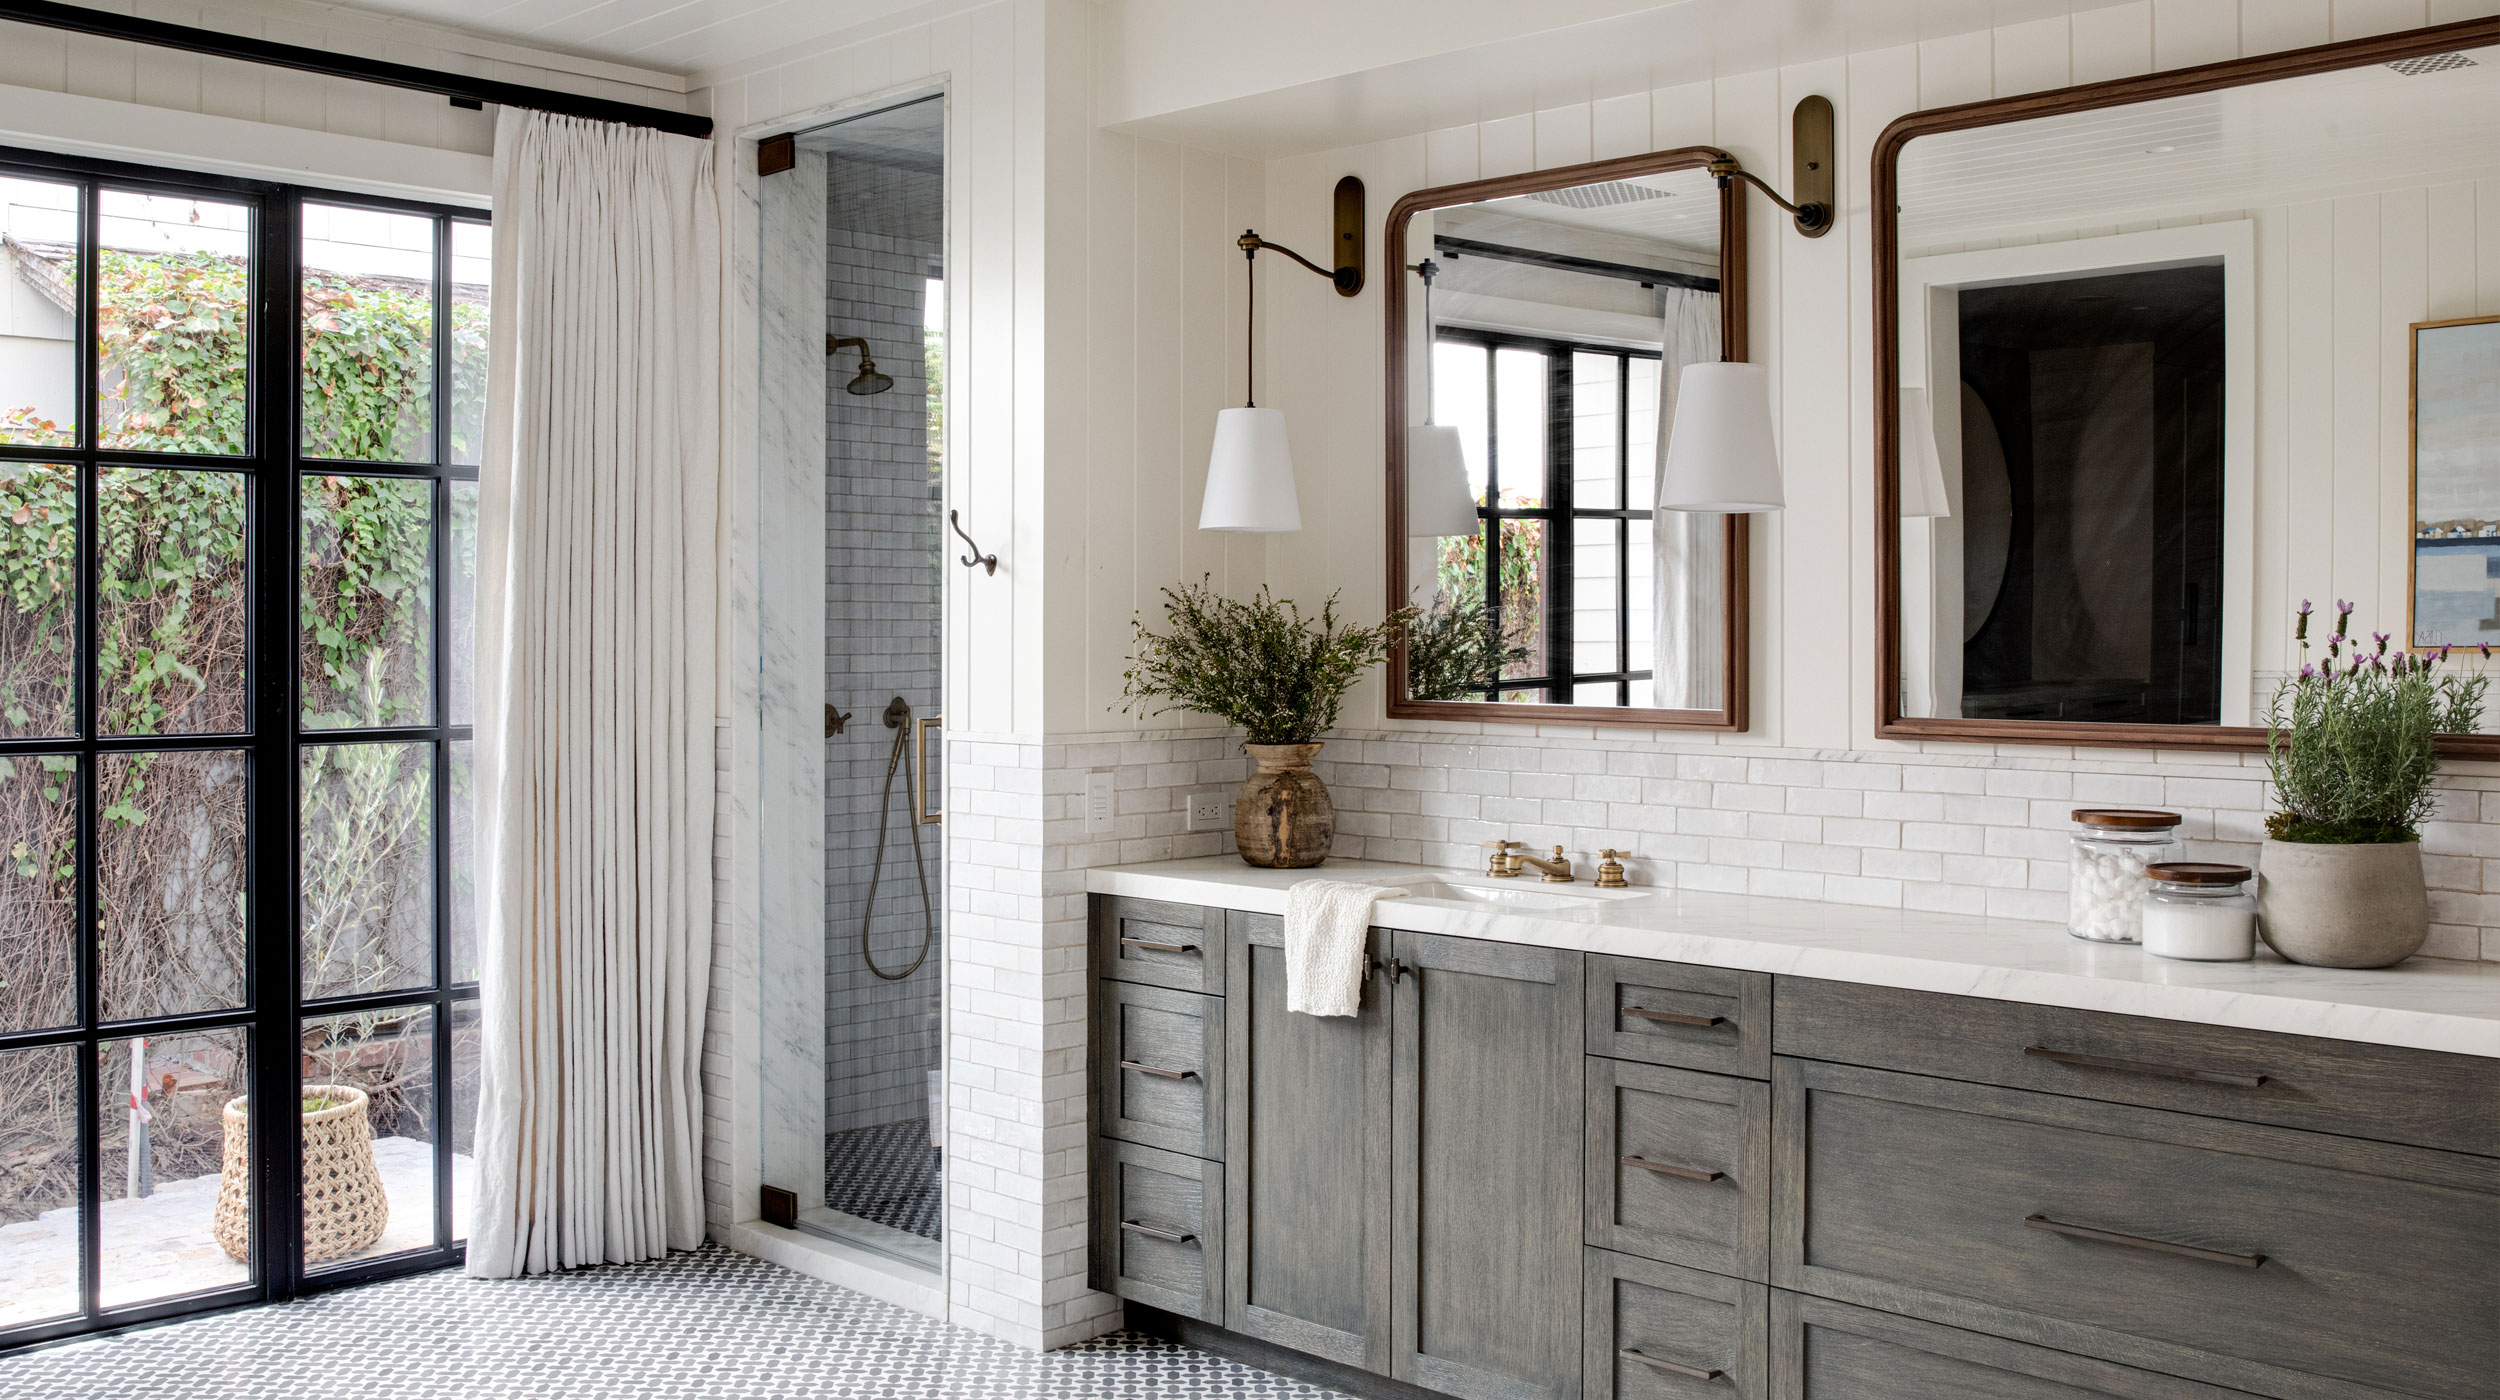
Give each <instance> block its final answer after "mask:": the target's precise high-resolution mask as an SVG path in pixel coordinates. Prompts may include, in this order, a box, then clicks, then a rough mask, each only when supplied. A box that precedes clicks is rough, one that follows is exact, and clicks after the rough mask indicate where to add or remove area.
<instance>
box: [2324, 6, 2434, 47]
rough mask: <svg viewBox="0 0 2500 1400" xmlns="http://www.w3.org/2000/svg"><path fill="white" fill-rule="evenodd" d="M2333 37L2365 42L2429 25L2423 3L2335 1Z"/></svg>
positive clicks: (2427, 11) (2428, 9)
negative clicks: (2376, 37) (2399, 31)
mask: <svg viewBox="0 0 2500 1400" xmlns="http://www.w3.org/2000/svg"><path fill="white" fill-rule="evenodd" d="M2334 6H2335V9H2334V19H2333V23H2334V35H2335V37H2336V38H2338V39H2366V38H2368V37H2369V36H2371V35H2373V34H2392V33H2394V32H2395V31H2397V30H2399V29H2419V28H2421V27H2422V26H2423V25H2425V24H2428V23H2429V22H2430V6H2429V5H2428V4H2426V3H2424V0H2334Z"/></svg>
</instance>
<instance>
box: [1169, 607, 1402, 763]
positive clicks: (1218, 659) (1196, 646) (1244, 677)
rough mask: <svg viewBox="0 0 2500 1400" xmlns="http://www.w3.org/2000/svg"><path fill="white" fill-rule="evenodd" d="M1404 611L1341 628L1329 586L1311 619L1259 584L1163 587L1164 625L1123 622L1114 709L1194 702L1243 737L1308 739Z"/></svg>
mask: <svg viewBox="0 0 2500 1400" xmlns="http://www.w3.org/2000/svg"><path fill="white" fill-rule="evenodd" d="M1211 577H1212V576H1210V578H1211ZM1414 615H1415V610H1414V609H1413V608H1400V609H1399V610H1398V611H1396V612H1393V613H1391V614H1389V615H1388V616H1387V617H1385V618H1383V619H1381V621H1380V624H1379V625H1378V626H1376V627H1346V626H1342V625H1340V624H1339V623H1338V621H1337V595H1336V594H1334V593H1331V594H1329V595H1328V601H1326V602H1324V603H1322V604H1320V610H1319V616H1318V617H1317V618H1306V617H1304V616H1303V615H1302V609H1301V607H1300V606H1299V605H1297V604H1296V603H1295V602H1294V601H1293V600H1292V599H1290V598H1286V599H1278V598H1275V597H1272V596H1270V595H1269V593H1268V591H1267V589H1266V588H1264V587H1262V588H1261V589H1260V590H1259V592H1258V596H1257V597H1255V598H1251V599H1248V600H1243V599H1240V598H1227V597H1225V596H1224V595H1223V594H1220V593H1218V592H1216V591H1215V590H1214V588H1212V587H1211V586H1209V581H1208V579H1201V580H1199V581H1198V582H1197V583H1193V584H1189V585H1187V586H1185V587H1181V588H1167V589H1164V590H1163V616H1164V621H1165V623H1166V625H1167V628H1168V630H1166V631H1164V632H1160V633H1157V632H1150V631H1148V630H1146V620H1145V619H1144V618H1143V617H1140V618H1137V619H1136V620H1135V621H1134V622H1133V624H1132V625H1133V626H1134V627H1135V629H1136V634H1137V649H1136V651H1135V653H1134V654H1133V655H1132V656H1131V658H1130V660H1129V668H1128V670H1127V671H1126V672H1125V673H1123V675H1122V677H1121V679H1122V681H1123V682H1124V684H1123V685H1122V687H1121V697H1122V699H1123V701H1124V702H1125V703H1123V704H1122V705H1121V706H1120V710H1121V712H1122V713H1123V714H1135V715H1141V716H1151V715H1158V714H1162V713H1164V712H1165V711H1168V710H1195V711H1197V712H1198V713H1200V714H1202V715H1211V716H1213V717H1214V718H1216V719H1220V720H1223V721H1225V722H1226V723H1228V724H1236V725H1239V726H1241V728H1242V729H1243V731H1244V732H1245V733H1246V735H1247V739H1248V742H1250V743H1253V744H1308V743H1311V742H1313V741H1314V740H1316V739H1318V738H1319V736H1320V733H1321V731H1323V730H1326V729H1328V728H1329V727H1330V726H1332V725H1334V724H1335V723H1336V722H1337V708H1338V706H1340V705H1342V704H1343V703H1344V702H1345V696H1346V692H1347V691H1349V690H1352V689H1353V688H1354V683H1355V682H1356V681H1358V680H1360V679H1362V676H1363V672H1365V671H1366V670H1369V669H1370V668H1371V667H1372V666H1373V665H1374V664H1376V663H1377V662H1379V660H1380V659H1381V658H1382V657H1384V656H1386V655H1387V654H1388V651H1389V648H1390V647H1391V646H1392V645H1394V644H1395V642H1396V639H1397V637H1398V635H1399V633H1400V631H1401V630H1402V629H1403V628H1405V627H1406V626H1407V625H1408V624H1409V623H1410V622H1412V621H1413V620H1414Z"/></svg>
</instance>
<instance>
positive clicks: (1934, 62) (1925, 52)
mask: <svg viewBox="0 0 2500 1400" xmlns="http://www.w3.org/2000/svg"><path fill="white" fill-rule="evenodd" d="M1995 84H1996V35H1995V34H1994V33H1993V32H1992V31H1989V30H1985V29H1982V30H1978V31H1976V32H1974V33H1970V34H1955V35H1952V36H1951V37H1949V38H1943V39H1929V40H1927V41H1926V42H1925V43H1922V44H1920V45H1919V46H1918V105H1919V106H1920V107H1922V108H1925V107H1950V106H1953V105H1954V104H1956V103H1960V102H1978V101H1981V100H1983V99H1985V98H1987V97H1989V96H1990V95H1991V93H1990V89H1991V88H1992V87H1994V86H1995Z"/></svg>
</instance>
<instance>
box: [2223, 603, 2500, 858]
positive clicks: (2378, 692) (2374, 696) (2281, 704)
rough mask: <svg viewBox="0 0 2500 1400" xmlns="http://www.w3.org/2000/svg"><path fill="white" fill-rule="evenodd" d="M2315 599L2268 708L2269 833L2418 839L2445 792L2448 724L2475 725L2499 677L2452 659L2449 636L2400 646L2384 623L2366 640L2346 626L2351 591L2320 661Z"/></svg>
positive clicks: (2463, 728)
mask: <svg viewBox="0 0 2500 1400" xmlns="http://www.w3.org/2000/svg"><path fill="white" fill-rule="evenodd" d="M2310 611H2311V609H2310V605H2309V603H2308V602H2307V601H2306V600H2303V601H2302V603H2301V605H2300V611H2299V613H2298V614H2297V617H2298V620H2297V622H2296V623H2295V625H2294V627H2293V631H2292V635H2293V638H2294V639H2295V640H2296V641H2298V642H2299V644H2300V652H2301V659H2302V663H2303V664H2302V666H2301V668H2300V672H2299V674H2297V675H2294V676H2288V677H2286V678H2285V679H2284V681H2283V683H2282V684H2281V685H2280V686H2278V687H2276V689H2275V692H2274V700H2273V703H2272V704H2271V705H2270V706H2269V707H2268V708H2267V712H2266V767H2267V770H2268V771H2269V773H2270V774H2271V775H2272V776H2273V779H2274V800H2275V802H2276V804H2277V810H2276V811H2275V812H2274V813H2273V814H2272V815H2270V816H2268V817H2267V818H2266V834H2267V835H2268V836H2271V837H2273V838H2274V839H2275V840H2277V841H2288V842H2294V843H2298V844H2306V845H2354V844H2368V843H2381V842H2396V841H2412V840H2416V839H2418V838H2419V836H2420V832H2421V825H2422V822H2423V820H2424V819H2426V818H2427V817H2429V816H2430V814H2431V809H2432V806H2433V804H2434V802H2435V801H2436V797H2435V794H2434V793H2433V792H2432V790H2431V780H2432V778H2433V777H2434V776H2436V775H2437V773H2438V771H2439V744H2438V739H2439V736H2440V735H2442V734H2471V733H2473V732H2474V731H2475V729H2476V728H2477V727H2478V726H2479V725H2480V724H2481V722H2482V714H2483V692H2484V690H2485V689H2486V688H2487V687H2488V686H2489V685H2490V681H2489V679H2488V678H2487V677H2484V676H2481V675H2466V674H2463V673H2461V672H2459V671H2456V670H2453V669H2450V668H2449V667H2447V666H2446V664H2445V663H2446V662H2447V661H2448V657H2449V648H2447V647H2444V646H2443V647H2441V648H2439V649H2438V650H2437V651H2436V652H2431V653H2427V654H2415V653H2412V652H2408V651H2396V652H2392V653H2391V652H2389V650H2388V649H2387V643H2388V634H2387V633H2385V632H2378V633H2374V634H2372V639H2373V643H2374V645H2373V646H2372V647H2371V648H2369V649H2368V650H2364V649H2363V647H2362V646H2361V644H2360V642H2359V641H2358V639H2356V638H2354V637H2352V636H2351V635H2350V634H2349V632H2348V630H2347V629H2348V627H2349V625H2350V624H2351V621H2352V604H2350V603H2347V602H2342V601H2340V600H2339V601H2338V602H2337V603H2336V604H2335V630H2334V633H2333V634H2332V635H2330V636H2329V637H2328V638H2327V639H2326V644H2325V651H2326V655H2325V658H2324V659H2323V660H2321V661H2319V662H2316V663H2314V664H2312V663H2310V662H2309V660H2308V657H2309V617H2310ZM2481 650H2482V653H2483V655H2485V656H2489V655H2490V654H2491V648H2490V647H2488V646H2485V647H2483V648H2481Z"/></svg>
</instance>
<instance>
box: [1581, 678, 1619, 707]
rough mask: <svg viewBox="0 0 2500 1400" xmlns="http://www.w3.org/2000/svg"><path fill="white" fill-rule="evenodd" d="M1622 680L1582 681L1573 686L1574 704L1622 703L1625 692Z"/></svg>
mask: <svg viewBox="0 0 2500 1400" xmlns="http://www.w3.org/2000/svg"><path fill="white" fill-rule="evenodd" d="M1621 685H1622V682H1620V681H1582V682H1581V683H1580V684H1578V685H1575V686H1573V687H1572V688H1571V703H1572V704H1574V705H1620V704H1622V703H1623V701H1622V695H1623V692H1622V690H1621V689H1620V687H1621Z"/></svg>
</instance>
